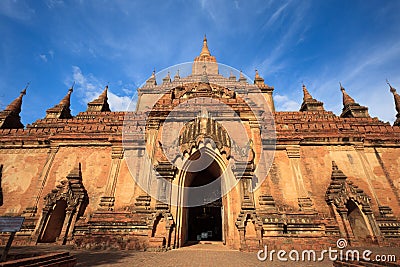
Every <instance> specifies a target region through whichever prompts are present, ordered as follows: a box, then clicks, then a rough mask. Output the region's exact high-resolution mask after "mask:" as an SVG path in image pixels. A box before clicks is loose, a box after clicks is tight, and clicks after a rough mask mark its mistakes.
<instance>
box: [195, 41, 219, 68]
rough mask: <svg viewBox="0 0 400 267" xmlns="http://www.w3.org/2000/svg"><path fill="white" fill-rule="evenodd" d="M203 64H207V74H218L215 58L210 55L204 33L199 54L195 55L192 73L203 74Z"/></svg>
mask: <svg viewBox="0 0 400 267" xmlns="http://www.w3.org/2000/svg"><path fill="white" fill-rule="evenodd" d="M204 65H206V66H207V74H218V64H217V60H216V59H215V57H214V56H212V55H211V53H210V50H209V49H208V44H207V37H206V36H205V35H204V39H203V47H202V48H201V52H200V55H199V56H197V57H196V58H195V59H194V62H193V66H192V74H193V75H203V74H204V73H203V69H204Z"/></svg>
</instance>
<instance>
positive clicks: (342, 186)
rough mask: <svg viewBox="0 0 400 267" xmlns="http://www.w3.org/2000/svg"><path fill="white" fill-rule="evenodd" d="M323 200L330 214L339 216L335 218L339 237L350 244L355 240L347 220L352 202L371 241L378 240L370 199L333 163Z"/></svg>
mask: <svg viewBox="0 0 400 267" xmlns="http://www.w3.org/2000/svg"><path fill="white" fill-rule="evenodd" d="M325 200H326V202H327V203H328V205H329V206H330V207H331V210H332V212H333V213H334V214H338V215H339V216H336V220H337V221H338V224H339V229H340V234H341V236H343V237H347V238H348V239H349V240H350V242H351V241H352V240H354V239H355V236H354V234H353V229H352V227H351V225H350V222H349V219H348V211H349V210H348V208H347V204H348V203H349V201H353V202H354V203H355V204H356V205H357V208H359V211H360V212H362V215H363V216H364V217H365V218H364V221H365V223H366V224H367V225H366V226H367V227H368V228H369V231H370V236H371V238H372V240H373V241H374V240H376V239H379V238H380V236H381V233H380V230H379V227H378V224H377V222H376V220H375V217H374V215H373V213H372V209H371V204H370V200H371V199H370V197H369V196H368V195H367V194H366V193H365V192H364V191H363V190H362V189H360V188H358V186H357V185H355V184H353V182H352V181H348V180H347V176H346V175H345V174H344V173H343V172H342V171H341V170H339V168H338V166H337V165H336V163H335V162H334V161H332V176H331V183H330V184H329V186H328V189H327V191H326V194H325Z"/></svg>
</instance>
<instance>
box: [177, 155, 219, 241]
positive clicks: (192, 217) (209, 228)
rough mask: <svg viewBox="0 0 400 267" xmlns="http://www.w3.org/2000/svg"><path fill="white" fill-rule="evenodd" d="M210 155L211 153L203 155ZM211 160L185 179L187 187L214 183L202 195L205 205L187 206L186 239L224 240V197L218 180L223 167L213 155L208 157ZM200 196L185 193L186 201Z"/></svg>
mask: <svg viewBox="0 0 400 267" xmlns="http://www.w3.org/2000/svg"><path fill="white" fill-rule="evenodd" d="M202 156H203V157H210V156H209V155H205V154H203V155H202ZM206 161H209V162H211V164H209V166H208V167H207V168H206V169H204V170H201V171H198V172H193V173H188V175H187V176H186V180H185V187H190V188H193V187H202V186H205V185H208V184H210V183H213V185H212V187H210V188H209V189H208V188H207V191H204V192H203V194H202V195H201V197H202V199H204V201H203V202H202V203H204V204H203V205H197V206H192V207H187V208H186V209H185V210H186V216H187V217H186V231H187V232H186V241H190V243H192V242H193V241H197V242H198V241H202V240H206V241H222V240H223V226H222V225H223V219H222V198H221V181H219V180H218V181H216V179H218V178H219V177H220V175H221V173H222V172H221V169H220V167H219V165H218V164H217V162H216V161H215V160H213V159H211V157H210V158H209V159H206ZM194 197H197V198H198V197H199V195H194V194H191V193H189V192H187V193H185V198H186V203H190V198H194Z"/></svg>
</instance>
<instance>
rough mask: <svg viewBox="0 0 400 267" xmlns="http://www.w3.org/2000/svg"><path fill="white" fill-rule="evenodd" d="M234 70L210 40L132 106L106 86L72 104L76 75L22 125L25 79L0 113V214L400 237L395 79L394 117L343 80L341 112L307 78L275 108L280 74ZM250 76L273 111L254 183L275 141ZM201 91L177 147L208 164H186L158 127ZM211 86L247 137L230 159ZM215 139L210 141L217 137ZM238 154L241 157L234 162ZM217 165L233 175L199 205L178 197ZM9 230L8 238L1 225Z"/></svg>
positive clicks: (295, 237) (314, 241)
mask: <svg viewBox="0 0 400 267" xmlns="http://www.w3.org/2000/svg"><path fill="white" fill-rule="evenodd" d="M237 76H238V77H236V76H234V75H233V74H232V73H231V74H230V75H229V76H228V77H224V76H223V75H221V74H220V73H219V69H218V64H217V61H216V58H215V57H214V56H212V55H211V54H210V51H209V49H208V47H207V40H206V39H204V43H203V48H202V50H201V53H200V55H199V56H198V57H196V58H195V60H194V62H193V67H192V73H191V74H190V75H188V76H186V77H180V75H179V73H177V74H176V75H175V76H174V77H173V78H171V77H170V76H169V73H168V75H167V76H166V77H165V78H163V80H162V83H159V84H158V83H157V80H156V77H155V73H153V75H152V76H151V77H150V78H149V79H148V80H147V82H146V83H145V84H144V86H142V88H139V89H138V96H139V97H138V102H137V106H136V111H135V112H131V111H125V112H122V111H111V110H110V108H109V105H108V99H107V90H108V87H106V88H105V90H104V92H103V93H102V94H101V95H100V96H99V97H98V98H97V99H95V100H93V101H92V102H90V103H88V107H87V110H86V111H84V112H80V113H79V114H77V115H76V116H73V115H72V114H71V111H70V96H71V94H72V93H73V88H71V89H69V90H68V93H67V94H66V96H65V97H64V98H63V99H62V100H61V101H60V102H59V104H57V105H55V106H54V107H51V108H49V109H48V110H47V111H46V117H45V118H43V119H39V120H37V121H36V122H34V123H32V124H30V125H27V126H26V127H24V125H22V123H21V119H20V115H19V114H20V112H21V107H22V98H23V96H24V95H25V94H26V90H24V91H23V92H21V94H20V96H19V97H18V98H16V99H15V100H14V101H13V102H12V103H11V104H9V105H8V106H7V107H6V108H5V110H4V111H1V112H0V166H1V167H0V177H1V196H2V199H1V203H0V204H1V206H0V214H1V215H3V216H4V215H8V216H24V217H25V222H24V225H23V228H22V231H21V232H19V233H18V234H17V236H16V238H15V241H14V242H15V243H19V244H38V243H57V244H76V245H77V246H79V247H85V248H122V249H156V250H162V249H170V248H179V247H181V246H184V245H185V244H187V243H188V242H190V241H198V240H199V239H205V240H215V241H221V242H223V244H225V245H226V246H227V247H229V248H233V249H241V250H255V249H259V248H260V247H262V246H263V245H268V246H269V248H271V249H273V248H294V247H296V248H310V247H312V248H314V249H317V248H327V246H328V245H331V244H334V243H335V242H336V240H337V239H338V238H345V239H347V240H348V242H350V244H352V245H368V246H370V245H379V246H388V245H394V246H398V245H399V244H400V96H399V95H398V94H397V92H396V90H395V89H394V88H393V87H392V86H391V85H389V89H390V92H391V93H392V94H393V95H394V102H395V107H396V111H397V118H396V120H395V122H394V125H390V124H389V123H385V122H382V121H380V120H379V119H378V118H371V117H370V115H369V114H368V108H367V107H364V106H362V105H360V104H358V103H357V102H356V101H355V100H354V99H353V98H352V97H350V95H349V94H348V93H347V92H346V90H345V89H344V88H343V87H342V86H340V90H341V92H340V91H339V90H338V93H341V94H342V95H343V111H342V113H341V114H340V115H337V114H334V113H333V112H331V111H327V110H325V109H324V107H323V103H322V102H321V101H319V100H316V99H314V98H313V97H312V96H311V94H310V93H309V91H308V90H307V88H306V87H305V86H304V85H303V93H304V98H303V103H302V105H301V107H300V110H299V111H290V112H286V111H285V112H282V111H275V107H274V101H273V91H274V87H272V86H269V85H267V84H266V83H265V82H264V79H263V78H262V77H261V76H260V75H259V74H258V72H256V76H255V78H254V82H250V83H249V82H248V80H247V79H246V78H245V77H244V76H243V75H242V74H240V75H237ZM254 88H256V89H258V90H256V91H257V92H258V94H259V95H258V96H257V97H263V98H264V100H265V102H266V103H267V104H268V109H269V110H270V111H271V114H272V117H273V121H274V127H275V128H274V129H275V130H274V134H275V141H274V157H273V162H272V164H271V166H270V167H269V168H268V173H267V174H266V177H258V178H259V179H260V178H262V179H260V181H262V182H260V184H258V185H257V187H256V189H255V190H249V188H251V187H252V184H251V181H252V179H253V178H254V175H255V170H256V168H257V167H259V166H257V165H258V164H261V163H260V162H261V160H260V153H261V152H260V151H261V150H262V148H263V146H264V145H265V144H268V142H269V141H270V140H267V139H266V138H263V137H262V135H261V134H260V131H261V126H260V122H257V120H256V119H255V117H254V115H253V114H252V113H251V110H252V109H251V108H250V107H249V105H248V104H247V103H246V101H245V100H246V99H245V98H243V97H242V96H243V95H250V94H252V93H253V92H254V90H253V89H254ZM235 90H236V91H235ZM236 92H241V94H239V93H236ZM388 93H389V92H388ZM27 97H29V96H27ZM196 98H202V99H203V100H202V102H201V104H202V106H203V107H206V108H205V109H204V110H202V112H201V114H198V112H197V111H196V112H197V113H196V114H193V113H194V111H193V110H192V109H191V107H190V106H189V107H187V109H185V108H183V111H182V112H180V118H182V120H183V119H184V118H186V117H187V118H191V117H193V116H195V117H196V116H197V117H196V119H194V120H190V121H189V122H187V123H186V124H185V126H184V127H183V128H182V129H181V130H180V131H179V132H178V135H179V136H178V139H177V140H179V142H178V143H177V144H176V146H177V148H179V149H180V151H181V152H182V153H183V154H184V155H185V157H186V158H190V157H195V156H196V153H199V151H200V150H201V149H203V150H204V151H205V152H206V153H205V154H206V156H207V157H209V159H210V161H211V162H212V163H211V164H210V166H209V167H208V168H207V169H205V170H203V171H199V172H188V171H187V169H185V168H181V169H180V168H178V167H176V166H175V165H174V164H173V162H171V160H169V159H168V158H167V157H166V156H165V155H164V150H163V143H162V140H161V139H160V136H161V132H162V131H163V130H166V131H168V130H169V129H163V127H164V124H163V123H164V121H165V120H166V118H167V117H168V115H169V114H170V112H171V111H172V110H174V108H176V107H177V106H178V105H182V104H183V105H184V103H185V102H186V101H188V100H194V99H196ZM207 99H208V100H207ZM212 99H215V100H218V101H220V102H221V103H224V104H225V105H226V106H228V107H229V108H231V109H232V110H234V111H235V112H236V113H237V114H238V116H239V117H240V119H241V122H242V125H243V129H245V131H246V133H247V134H248V136H250V139H251V141H252V142H251V144H252V145H250V146H249V151H248V152H246V153H248V154H246V156H245V157H244V159H242V160H236V161H235V158H234V157H232V156H231V155H232V153H233V152H232V150H233V144H232V143H231V142H230V141H229V134H228V133H227V131H226V129H224V127H223V126H221V125H222V124H223V123H220V121H218V120H217V122H216V120H214V119H213V118H217V117H218V118H221V116H217V115H218V114H219V113H218V110H216V109H214V107H213V105H214V104H213V102H212V101H211V100H212ZM209 100H210V101H209ZM199 101H200V100H199ZM153 103H154V105H153ZM198 103H199V104H200V102H198ZM390 106H392V103H388V108H390ZM24 108H26V109H29V107H24ZM149 108H150V109H149ZM258 111H259V112H261V113H262V112H263V111H262V110H261V111H260V110H258ZM217 113H218V114H217ZM222 120H229V118H228V117H224V116H222ZM127 121H129V124H128V126H127V124H126V123H127ZM124 131H126V132H128V133H130V132H132V133H134V134H133V135H135V134H138V136H142V138H136V139H135V138H132V139H129V138H128V140H129V142H128V143H126V144H124ZM140 133H142V134H143V135H140ZM207 138H211V139H213V140H214V142H215V144H216V145H215V146H214V147H210V145H209V144H207V142H206V141H205V140H206V139H207ZM144 154H146V155H149V160H148V161H145V163H146V164H143V165H141V166H140V168H139V169H140V170H141V173H139V176H140V177H139V179H142V180H145V181H147V180H149V181H150V180H151V181H153V184H152V186H153V187H155V189H156V191H157V192H158V193H157V197H156V198H155V197H154V196H153V195H151V194H149V193H148V192H147V191H146V188H143V186H139V185H138V183H137V180H135V179H138V177H136V178H135V177H132V176H134V175H135V174H132V170H131V169H130V168H129V164H128V161H129V158H130V156H129V155H136V156H137V157H140V156H141V155H144ZM178 160H184V158H181V159H178ZM232 161H235V168H231V167H229V166H231V165H230V163H231V162H232ZM133 164H135V162H133ZM222 173H225V174H224V175H222V177H223V178H222V179H221V184H222V185H219V186H222V187H223V186H225V185H224V183H227V182H226V181H228V180H235V181H237V183H236V184H235V185H234V186H233V188H232V189H231V190H229V192H227V193H226V194H224V195H223V196H221V197H220V198H219V199H217V200H216V201H213V202H212V203H207V204H204V205H201V206H197V207H188V206H185V205H184V204H182V203H186V202H187V201H188V198H190V194H187V193H185V192H184V188H185V187H196V186H201V185H203V184H205V183H208V182H212V181H214V180H215V179H216V178H217V177H219V176H221V174H222ZM264 178H265V179H264ZM225 179H226V180H225ZM168 186H171V188H172V187H174V188H176V189H175V190H176V192H175V193H173V192H172V191H171V189H169V188H168ZM173 203H178V204H173ZM204 233H206V235H204ZM2 237H3V239H2V240H3V242H4V241H5V240H7V234H3V236H2Z"/></svg>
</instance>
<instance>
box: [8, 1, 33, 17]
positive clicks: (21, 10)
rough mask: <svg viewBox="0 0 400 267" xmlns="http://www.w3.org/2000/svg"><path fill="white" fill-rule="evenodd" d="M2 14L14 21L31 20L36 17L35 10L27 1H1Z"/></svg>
mask: <svg viewBox="0 0 400 267" xmlns="http://www.w3.org/2000/svg"><path fill="white" fill-rule="evenodd" d="M0 14H2V15H4V16H7V17H9V18H12V19H17V20H30V19H31V18H32V17H33V16H34V15H35V10H34V9H33V8H30V7H29V5H28V2H26V1H15V0H1V1H0Z"/></svg>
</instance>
